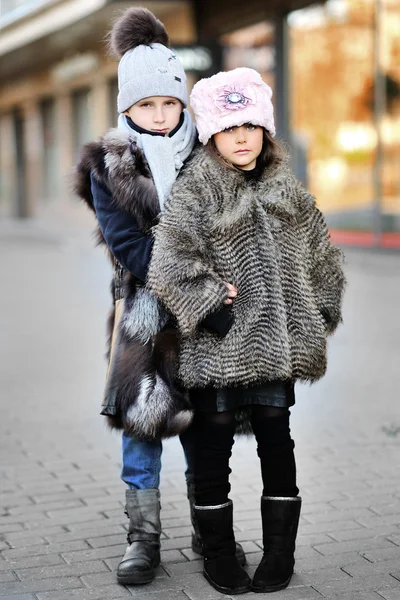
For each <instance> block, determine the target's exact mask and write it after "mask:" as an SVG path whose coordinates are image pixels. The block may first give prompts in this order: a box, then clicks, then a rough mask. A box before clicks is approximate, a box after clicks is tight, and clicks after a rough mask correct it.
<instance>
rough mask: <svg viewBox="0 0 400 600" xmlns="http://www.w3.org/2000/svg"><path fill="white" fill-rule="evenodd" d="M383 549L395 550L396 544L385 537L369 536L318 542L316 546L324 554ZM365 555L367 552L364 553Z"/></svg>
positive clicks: (399, 553) (399, 552) (398, 550)
mask: <svg viewBox="0 0 400 600" xmlns="http://www.w3.org/2000/svg"><path fill="white" fill-rule="evenodd" d="M375 548H376V549H378V548H379V551H378V550H377V551H378V552H380V551H381V550H380V549H381V548H382V549H391V550H393V548H394V546H393V544H391V543H390V542H389V541H388V540H386V539H385V538H369V539H366V540H365V539H363V540H354V541H348V542H333V543H331V544H318V545H317V546H315V547H314V549H315V550H317V551H318V552H320V553H321V554H322V555H324V556H329V555H331V554H344V553H346V552H354V551H355V552H361V551H362V550H374V549H375ZM397 552H398V556H399V557H400V548H397ZM364 555H365V554H364Z"/></svg>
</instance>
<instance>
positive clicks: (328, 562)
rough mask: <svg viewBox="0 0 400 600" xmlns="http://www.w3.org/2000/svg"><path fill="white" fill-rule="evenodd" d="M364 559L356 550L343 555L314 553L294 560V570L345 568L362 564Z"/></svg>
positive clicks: (304, 571) (305, 571)
mask: <svg viewBox="0 0 400 600" xmlns="http://www.w3.org/2000/svg"><path fill="white" fill-rule="evenodd" d="M365 562H367V561H366V559H365V558H364V557H363V556H361V555H360V554H358V553H356V552H348V553H346V554H344V555H341V554H333V555H331V556H322V555H318V554H316V555H315V556H314V557H313V558H300V559H297V560H296V571H299V572H301V573H307V572H309V571H316V570H318V569H329V568H331V567H339V568H342V567H343V568H346V566H348V565H354V564H362V565H364V563H365Z"/></svg>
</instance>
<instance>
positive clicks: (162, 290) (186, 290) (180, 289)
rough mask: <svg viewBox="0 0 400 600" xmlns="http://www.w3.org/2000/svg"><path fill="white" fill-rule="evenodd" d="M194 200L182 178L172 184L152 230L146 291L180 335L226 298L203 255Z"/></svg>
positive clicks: (198, 211) (203, 234)
mask: <svg viewBox="0 0 400 600" xmlns="http://www.w3.org/2000/svg"><path fill="white" fill-rule="evenodd" d="M198 197H200V194H199V190H196V188H195V186H194V185H192V186H189V182H188V181H187V178H183V177H182V179H179V180H178V181H177V183H176V184H175V186H174V189H173V191H172V194H171V196H170V198H169V200H168V202H167V204H166V207H165V210H164V213H163V215H162V216H161V220H160V223H159V224H158V225H157V227H156V230H155V242H154V248H153V254H152V258H151V262H150V267H149V272H148V286H149V288H150V289H151V290H152V291H153V292H154V293H155V294H156V295H157V296H158V297H159V298H161V300H162V301H163V302H164V304H165V305H166V307H167V308H168V309H169V310H170V311H171V313H172V314H173V315H174V316H175V317H176V319H177V322H178V327H179V329H180V331H181V333H182V335H185V336H193V335H194V334H195V333H196V330H197V328H198V326H199V325H200V324H201V322H202V321H203V319H204V318H205V317H206V316H207V315H208V314H209V313H212V312H214V311H215V310H217V309H219V308H220V307H221V305H223V302H224V300H225V299H226V298H227V288H226V285H225V284H224V282H223V280H222V278H221V277H220V276H219V275H218V274H217V273H216V272H215V271H214V269H213V260H212V257H211V256H210V254H209V252H208V248H207V235H206V233H207V231H206V226H205V223H204V217H203V214H204V211H202V210H201V207H200V208H199V204H198V202H197V201H196V198H198Z"/></svg>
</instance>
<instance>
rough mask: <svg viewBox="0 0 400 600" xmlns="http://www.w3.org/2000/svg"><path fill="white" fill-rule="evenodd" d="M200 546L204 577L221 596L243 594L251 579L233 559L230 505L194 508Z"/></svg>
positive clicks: (231, 506) (233, 544)
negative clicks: (201, 546) (201, 543)
mask: <svg viewBox="0 0 400 600" xmlns="http://www.w3.org/2000/svg"><path fill="white" fill-rule="evenodd" d="M194 511H195V516H196V519H197V524H198V528H199V533H200V537H201V540H202V542H203V555H204V571H203V574H204V577H205V578H206V579H207V581H208V582H209V583H210V584H211V585H212V586H213V587H214V588H215V589H216V590H218V591H219V592H221V593H222V594H230V595H233V594H244V593H245V592H247V591H249V590H250V584H251V581H250V577H249V576H248V575H247V573H246V571H245V570H244V569H243V567H242V566H241V565H240V564H239V561H238V559H237V558H236V555H235V551H236V546H235V537H234V535H233V505H232V502H231V501H230V500H229V501H228V502H226V503H225V504H220V505H219V506H194Z"/></svg>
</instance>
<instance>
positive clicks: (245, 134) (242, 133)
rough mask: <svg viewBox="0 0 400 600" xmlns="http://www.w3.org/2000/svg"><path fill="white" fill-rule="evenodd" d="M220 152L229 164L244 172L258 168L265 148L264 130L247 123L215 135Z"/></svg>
mask: <svg viewBox="0 0 400 600" xmlns="http://www.w3.org/2000/svg"><path fill="white" fill-rule="evenodd" d="M214 141H215V146H216V148H217V150H218V152H219V153H220V154H221V155H222V156H223V157H224V158H225V159H226V160H228V161H229V162H231V163H232V164H233V165H235V166H236V167H239V168H240V169H243V170H244V171H251V169H254V168H255V166H256V161H257V157H258V156H259V155H260V154H261V150H262V147H263V128H262V127H259V126H258V125H251V124H250V123H246V124H245V125H241V126H240V127H230V128H229V129H225V130H224V131H220V132H219V133H215V134H214Z"/></svg>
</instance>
